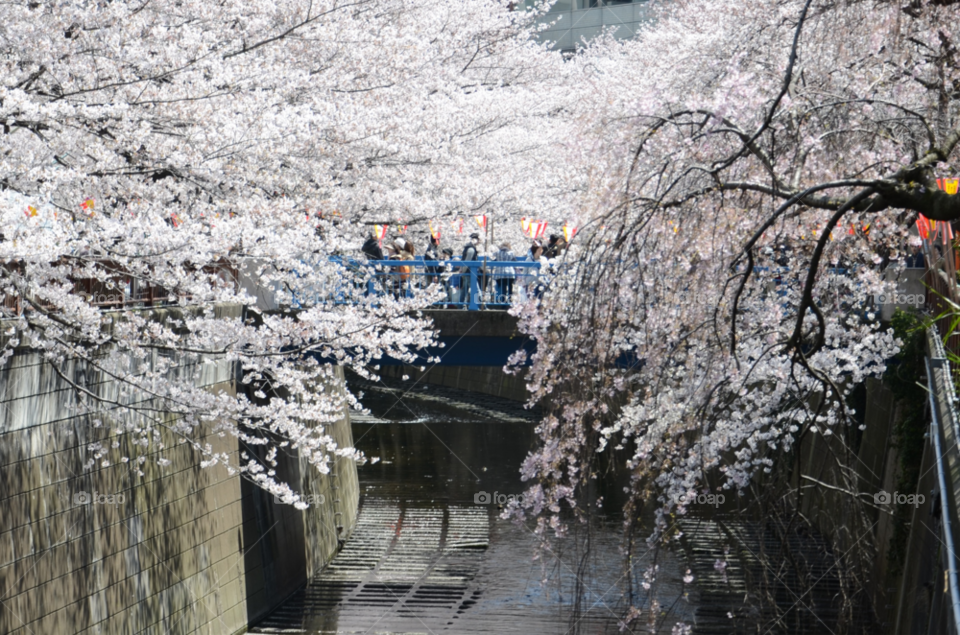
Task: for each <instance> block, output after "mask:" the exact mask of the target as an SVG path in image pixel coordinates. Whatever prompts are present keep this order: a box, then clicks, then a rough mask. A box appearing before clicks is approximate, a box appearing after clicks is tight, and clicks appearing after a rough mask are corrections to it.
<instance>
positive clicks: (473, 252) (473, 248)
mask: <svg viewBox="0 0 960 635" xmlns="http://www.w3.org/2000/svg"><path fill="white" fill-rule="evenodd" d="M478 242H480V234H478V233H476V232H474V233H472V234H470V242H468V243H467V244H466V245H464V246H463V253H462V254H461V255H460V260H461V261H463V262H470V261H476V260H477V255H478V252H477V243H478ZM477 275H480V272H479V271H478V272H477ZM470 278H471V276H470V268H469V267H461V268H460V301H461V302H465V303H467V304H469V303H470ZM478 282H481V283H482V281H481V280H478Z"/></svg>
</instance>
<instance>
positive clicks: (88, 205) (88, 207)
mask: <svg viewBox="0 0 960 635" xmlns="http://www.w3.org/2000/svg"><path fill="white" fill-rule="evenodd" d="M80 207H82V208H83V209H85V210H86V211H87V216H89V217H90V218H93V199H92V198H88V199H86V200H85V201H84V202H82V203H80Z"/></svg>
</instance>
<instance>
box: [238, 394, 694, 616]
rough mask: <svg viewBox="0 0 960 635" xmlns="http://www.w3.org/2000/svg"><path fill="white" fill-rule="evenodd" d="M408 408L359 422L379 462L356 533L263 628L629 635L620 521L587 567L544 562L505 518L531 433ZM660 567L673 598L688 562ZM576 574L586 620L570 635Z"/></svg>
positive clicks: (367, 483) (358, 434) (577, 559)
mask: <svg viewBox="0 0 960 635" xmlns="http://www.w3.org/2000/svg"><path fill="white" fill-rule="evenodd" d="M388 407H392V404H389V403H388V402H387V401H385V402H384V403H383V404H380V413H379V415H378V413H377V411H376V410H374V415H378V416H381V415H382V414H383V413H384V412H386V409H387V408H388ZM406 411H407V414H408V415H409V419H408V420H407V421H405V422H392V423H378V424H373V423H356V424H354V427H353V433H354V442H355V445H356V446H357V448H358V449H360V450H362V451H363V452H364V453H365V454H366V455H367V456H368V457H377V458H378V459H379V461H378V462H376V463H368V464H366V465H364V466H361V467H360V468H359V470H360V472H359V474H360V486H361V501H362V502H361V513H360V516H359V520H358V526H357V529H356V530H355V531H354V533H353V535H352V536H351V537H350V539H349V540H348V541H347V544H346V546H345V547H344V549H343V551H342V552H341V553H340V554H339V555H338V556H337V558H336V559H335V561H334V562H333V563H332V564H331V565H330V566H329V567H327V569H325V570H324V571H323V573H322V574H321V575H320V576H319V577H318V578H317V579H316V580H314V581H313V582H312V583H311V584H310V585H309V586H308V587H307V588H306V589H305V590H304V591H303V592H302V593H301V594H299V595H298V596H297V597H295V598H293V599H292V600H291V601H290V602H288V604H287V605H286V606H285V607H284V608H282V609H281V610H280V611H278V612H277V614H275V616H273V617H272V619H271V620H268V622H266V623H264V624H262V625H260V627H259V630H257V629H255V630H254V632H261V633H266V632H307V633H362V632H371V633H439V632H447V633H463V634H471V633H542V634H544V635H548V634H553V633H557V634H563V633H574V632H580V633H598V634H599V633H617V632H620V631H619V630H618V628H617V618H618V617H619V616H620V615H622V612H623V603H622V598H621V589H622V588H623V579H622V575H621V574H622V571H621V562H622V558H621V556H620V554H619V544H620V542H619V523H618V522H617V521H618V519H612V520H610V521H609V522H605V521H604V520H603V519H598V522H597V527H596V528H595V530H594V532H593V534H592V539H591V545H590V553H589V557H588V558H587V559H585V560H584V559H582V558H581V554H580V553H578V552H577V550H576V548H575V544H574V543H573V542H571V544H570V545H569V546H566V547H564V549H565V551H564V552H560V553H554V552H548V553H546V554H545V555H544V557H542V558H540V559H539V560H535V559H534V553H535V548H536V546H537V538H536V536H535V535H534V533H533V532H532V531H531V529H530V527H528V526H524V525H517V524H515V523H513V522H511V521H507V520H503V519H501V518H500V512H501V505H502V503H504V502H505V501H506V499H507V498H508V497H510V496H517V495H520V494H522V492H523V490H524V483H523V482H521V480H520V475H519V466H520V464H521V462H522V461H523V459H524V457H525V456H526V455H527V453H528V452H529V451H530V450H531V449H532V448H533V446H534V443H535V434H534V424H532V423H496V422H487V423H478V422H472V423H471V422H463V421H460V422H451V421H450V420H449V419H447V418H446V413H445V414H444V415H442V416H444V419H446V420H435V419H432V418H431V417H430V416H429V413H426V414H425V411H424V409H423V408H421V407H419V406H417V405H414V406H413V407H412V408H411V407H407V408H406ZM394 412H403V410H401V409H400V408H399V407H398V408H394ZM390 416H391V418H393V414H391V415H390ZM414 417H416V419H414ZM498 503H500V504H499V505H498ZM638 562H641V563H642V559H639V560H638ZM661 569H662V570H664V569H666V570H668V571H667V572H665V574H664V577H666V578H668V580H667V589H668V590H670V591H675V592H677V593H679V590H680V587H679V585H678V584H676V578H677V577H678V576H677V575H676V573H675V571H674V570H679V566H678V565H676V564H675V563H673V562H671V561H669V560H666V561H663V560H662V561H661ZM671 571H673V573H671ZM578 575H579V576H580V579H581V580H582V581H583V582H584V587H585V589H586V590H585V593H584V595H583V602H584V603H583V604H582V608H583V609H584V610H583V614H584V616H583V619H582V621H580V622H579V623H578V624H577V628H576V629H573V630H571V624H570V621H569V616H570V612H571V609H572V601H573V599H574V598H573V590H574V586H575V582H576V580H577V577H578ZM671 576H672V577H671ZM671 580H672V581H673V582H671ZM543 581H546V583H545V584H544V583H542V582H543ZM671 584H672V585H673V586H671ZM682 608H683V607H681V609H682ZM672 624H673V620H671V621H670V624H669V625H667V626H666V628H664V629H662V630H663V632H670V626H671V625H672ZM284 628H286V629H290V630H287V631H284V630H283V629H284ZM293 628H296V630H292V629H293ZM626 632H631V631H626ZM644 632H649V631H644Z"/></svg>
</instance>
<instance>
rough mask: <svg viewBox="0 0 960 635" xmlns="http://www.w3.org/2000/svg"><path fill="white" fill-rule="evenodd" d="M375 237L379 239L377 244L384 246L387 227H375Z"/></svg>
mask: <svg viewBox="0 0 960 635" xmlns="http://www.w3.org/2000/svg"><path fill="white" fill-rule="evenodd" d="M373 235H374V236H376V237H377V242H379V243H380V244H381V245H382V244H383V239H384V238H385V237H386V235H387V226H386V225H374V226H373Z"/></svg>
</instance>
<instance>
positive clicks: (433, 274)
mask: <svg viewBox="0 0 960 635" xmlns="http://www.w3.org/2000/svg"><path fill="white" fill-rule="evenodd" d="M439 252H440V239H439V238H437V237H435V236H431V237H430V244H429V245H428V246H427V250H426V251H425V252H423V260H424V262H427V261H433V262H436V261H438V260H440V253H439ZM451 253H453V252H451ZM426 274H427V280H426V283H427V284H433V283H435V282H438V281H439V280H440V267H439V266H437V265H435V264H434V265H430V266H428V267H426Z"/></svg>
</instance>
